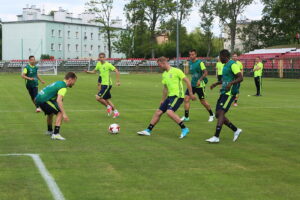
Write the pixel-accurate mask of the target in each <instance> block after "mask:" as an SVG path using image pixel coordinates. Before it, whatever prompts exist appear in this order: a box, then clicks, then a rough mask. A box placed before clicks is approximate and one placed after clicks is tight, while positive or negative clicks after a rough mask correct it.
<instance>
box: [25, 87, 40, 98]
mask: <svg viewBox="0 0 300 200" xmlns="http://www.w3.org/2000/svg"><path fill="white" fill-rule="evenodd" d="M26 88H27V90H28V93H29V95H30V97H31V99H32V100H34V99H35V97H36V95H37V94H38V87H28V86H26Z"/></svg>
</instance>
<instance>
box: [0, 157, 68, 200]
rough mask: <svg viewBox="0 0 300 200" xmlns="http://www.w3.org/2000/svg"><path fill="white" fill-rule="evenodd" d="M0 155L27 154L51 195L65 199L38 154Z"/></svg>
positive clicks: (58, 199)
mask: <svg viewBox="0 0 300 200" xmlns="http://www.w3.org/2000/svg"><path fill="white" fill-rule="evenodd" d="M0 156H29V157H31V158H32V160H33V162H34V164H35V166H36V167H37V169H38V170H39V172H40V174H41V175H42V177H43V178H44V180H45V182H46V184H47V186H48V188H49V190H50V192H51V193H52V196H53V198H54V200H65V197H64V195H63V194H62V192H61V191H60V189H59V187H58V185H57V184H56V182H55V180H54V178H53V177H52V176H51V174H50V173H49V171H48V170H47V168H46V166H45V165H44V163H43V161H42V160H41V158H40V156H39V154H31V153H24V154H19V153H13V154H0Z"/></svg>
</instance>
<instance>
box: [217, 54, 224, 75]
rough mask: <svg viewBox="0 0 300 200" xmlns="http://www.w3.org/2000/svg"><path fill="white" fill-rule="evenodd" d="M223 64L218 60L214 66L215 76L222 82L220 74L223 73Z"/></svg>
mask: <svg viewBox="0 0 300 200" xmlns="http://www.w3.org/2000/svg"><path fill="white" fill-rule="evenodd" d="M223 67H224V64H223V63H222V62H221V61H220V58H218V62H217V64H216V74H217V79H218V81H221V80H222V72H223Z"/></svg>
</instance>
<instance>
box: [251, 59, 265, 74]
mask: <svg viewBox="0 0 300 200" xmlns="http://www.w3.org/2000/svg"><path fill="white" fill-rule="evenodd" d="M256 67H259V70H257V71H255V72H254V77H258V76H262V71H263V69H264V65H263V64H262V62H259V63H256V64H255V65H254V67H253V69H255V68H256Z"/></svg>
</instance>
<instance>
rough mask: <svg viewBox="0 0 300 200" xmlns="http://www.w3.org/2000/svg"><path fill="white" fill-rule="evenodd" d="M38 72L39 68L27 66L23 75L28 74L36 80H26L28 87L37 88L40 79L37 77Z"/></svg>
mask: <svg viewBox="0 0 300 200" xmlns="http://www.w3.org/2000/svg"><path fill="white" fill-rule="evenodd" d="M37 71H38V67H36V66H32V65H30V64H28V65H26V66H25V67H24V69H23V74H26V76H28V77H30V78H34V80H27V79H26V80H25V82H26V87H37V86H38V84H39V82H38V77H37Z"/></svg>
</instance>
